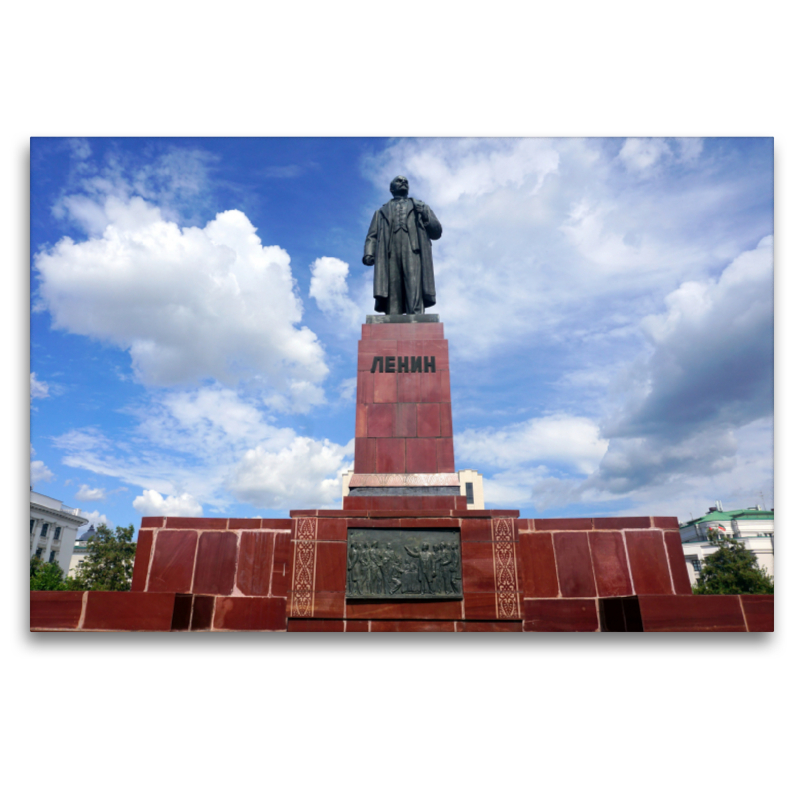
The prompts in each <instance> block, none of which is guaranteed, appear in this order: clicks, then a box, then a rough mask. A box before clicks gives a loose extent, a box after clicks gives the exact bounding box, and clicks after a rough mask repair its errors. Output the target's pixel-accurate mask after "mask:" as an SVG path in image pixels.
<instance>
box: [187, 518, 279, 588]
mask: <svg viewBox="0 0 800 800" xmlns="http://www.w3.org/2000/svg"><path fill="white" fill-rule="evenodd" d="M274 542H275V533H273V532H271V531H242V535H241V540H240V542H239V565H238V569H237V573H236V586H237V587H238V589H239V591H240V592H241V593H242V594H245V595H268V594H269V581H270V577H271V575H272V551H273V546H274ZM195 585H196V581H195ZM225 594H230V592H225Z"/></svg>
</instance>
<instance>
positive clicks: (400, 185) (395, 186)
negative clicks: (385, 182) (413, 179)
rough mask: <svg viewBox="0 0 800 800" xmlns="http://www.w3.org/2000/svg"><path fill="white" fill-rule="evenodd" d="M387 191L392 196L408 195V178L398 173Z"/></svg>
mask: <svg viewBox="0 0 800 800" xmlns="http://www.w3.org/2000/svg"><path fill="white" fill-rule="evenodd" d="M389 191H390V192H391V193H392V197H408V178H406V177H405V176H403V175H398V176H397V177H396V178H395V179H394V180H393V181H392V182H391V183H390V184H389Z"/></svg>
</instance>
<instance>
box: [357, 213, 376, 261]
mask: <svg viewBox="0 0 800 800" xmlns="http://www.w3.org/2000/svg"><path fill="white" fill-rule="evenodd" d="M378 214H379V212H378V211H376V212H375V213H374V214H373V215H372V222H371V223H370V225H369V230H368V231H367V239H366V241H365V242H364V257H363V258H362V259H361V263H362V264H365V265H366V266H368V267H371V266H372V265H373V264H374V263H375V251H376V250H377V249H378Z"/></svg>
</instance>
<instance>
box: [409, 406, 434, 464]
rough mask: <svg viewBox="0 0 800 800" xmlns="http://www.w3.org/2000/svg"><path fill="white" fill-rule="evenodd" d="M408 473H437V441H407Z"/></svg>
mask: <svg viewBox="0 0 800 800" xmlns="http://www.w3.org/2000/svg"><path fill="white" fill-rule="evenodd" d="M412 408H413V406H412ZM406 471H407V472H409V473H414V472H423V473H425V472H436V471H437V461H436V440H435V439H408V440H407V441H406Z"/></svg>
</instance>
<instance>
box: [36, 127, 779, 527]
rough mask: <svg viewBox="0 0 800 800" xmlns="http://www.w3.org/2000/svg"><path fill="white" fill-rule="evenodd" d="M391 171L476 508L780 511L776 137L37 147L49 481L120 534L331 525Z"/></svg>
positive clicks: (41, 406)
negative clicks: (478, 500)
mask: <svg viewBox="0 0 800 800" xmlns="http://www.w3.org/2000/svg"><path fill="white" fill-rule="evenodd" d="M400 172H401V173H403V174H405V175H407V176H408V178H409V180H410V184H411V190H410V193H411V194H412V195H413V196H414V197H418V198H420V199H422V200H424V201H425V202H427V203H428V204H429V205H430V206H431V207H432V208H433V210H434V211H435V213H436V215H437V217H438V218H439V220H440V221H441V222H442V225H443V229H444V233H443V236H442V238H441V240H439V241H438V242H436V243H435V244H434V264H435V269H436V280H437V296H438V299H439V302H438V304H437V306H436V307H435V308H433V309H432V311H435V312H437V313H438V314H439V315H440V318H441V320H442V322H444V325H445V335H446V336H447V338H448V339H449V341H450V350H451V361H452V367H451V369H452V373H451V374H452V390H453V416H454V427H455V436H456V466H457V468H467V467H469V468H474V469H478V470H479V471H481V472H482V473H483V475H484V479H485V492H486V498H487V505H489V506H494V507H503V508H519V509H520V510H521V512H522V514H523V516H576V515H579V516H583V515H587V516H588V515H607V514H635V513H648V514H674V515H677V516H679V517H680V518H681V519H686V518H688V517H689V516H690V515H691V514H692V513H694V514H699V513H702V512H703V511H704V510H705V509H706V508H707V507H708V506H709V505H712V504H713V503H714V501H715V500H721V501H722V502H723V505H724V506H725V507H731V508H732V507H743V506H750V505H754V504H756V503H759V502H764V503H766V504H767V505H768V506H770V507H771V506H772V505H773V482H772V475H773V468H772V425H773V417H772V415H773V388H772V381H773V305H772V300H773V296H772V291H773V266H772V234H773V147H772V140H771V139H766V138H755V139H754V138H738V139H714V138H711V139H655V138H645V139H622V138H613V139H540V138H532V139H353V138H299V139H297V138H295V139H293V138H288V139H281V138H268V139H257V138H248V139H238V138H229V139H211V138H197V139H186V138H182V139H181V138H171V139H144V138H121V139H54V138H39V139H37V138H34V139H32V140H31V220H30V225H31V294H32V298H31V308H32V311H31V368H30V369H31V373H32V377H31V395H32V399H31V446H32V455H31V462H32V477H33V481H34V488H35V489H36V490H37V491H41V492H43V493H45V494H48V495H51V496H54V497H57V498H59V499H62V500H63V501H64V502H66V503H67V504H69V505H73V506H77V507H80V508H81V509H82V511H83V512H85V513H86V515H87V516H89V517H90V518H91V519H92V521H94V522H98V521H107V522H109V523H111V524H114V525H126V524H129V523H131V522H132V523H134V525H135V526H138V522H139V519H140V518H141V516H143V515H149V514H161V513H164V514H170V515H186V516H191V515H208V516H217V515H224V516H285V515H286V514H287V513H288V510H289V509H290V508H307V507H337V506H338V505H339V503H340V478H339V476H340V474H341V472H342V471H343V470H345V469H347V468H348V467H350V466H351V465H352V457H353V443H352V438H353V434H354V431H353V428H354V389H355V363H356V362H355V355H356V342H357V340H358V338H359V335H360V327H359V326H360V324H361V322H363V321H364V317H365V315H366V314H368V313H372V301H371V269H369V268H366V267H364V266H362V265H361V254H362V248H363V241H364V236H365V235H366V230H367V227H368V225H369V220H370V217H371V214H372V212H373V211H374V209H375V208H377V207H378V206H379V205H380V204H381V203H383V202H385V200H386V199H388V197H389V193H388V184H389V181H390V179H391V178H392V177H393V176H394V175H396V174H398V173H400Z"/></svg>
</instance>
